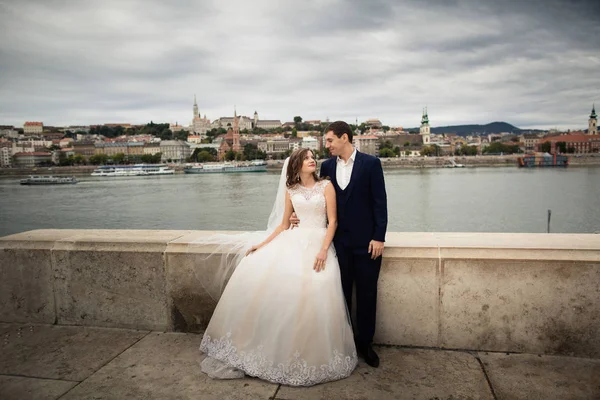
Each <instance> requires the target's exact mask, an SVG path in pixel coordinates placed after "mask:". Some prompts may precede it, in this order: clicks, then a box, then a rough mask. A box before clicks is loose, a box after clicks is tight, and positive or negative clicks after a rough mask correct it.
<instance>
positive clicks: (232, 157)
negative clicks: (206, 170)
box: [225, 150, 236, 161]
mask: <svg viewBox="0 0 600 400" xmlns="http://www.w3.org/2000/svg"><path fill="white" fill-rule="evenodd" d="M235 156H236V152H235V151H233V150H229V151H227V153H225V160H226V161H233V160H235Z"/></svg>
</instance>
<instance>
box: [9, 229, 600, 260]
mask: <svg viewBox="0 0 600 400" xmlns="http://www.w3.org/2000/svg"><path fill="white" fill-rule="evenodd" d="M214 233H217V232H216V231H188V230H180V231H179V230H108V229H39V230H33V231H27V232H22V233H17V234H14V235H9V236H4V237H0V247H1V248H31V249H61V250H66V249H72V248H73V249H74V248H78V249H81V248H90V247H94V248H97V249H98V250H103V249H114V250H117V249H122V250H125V251H127V250H129V251H166V252H186V253H187V252H199V253H203V252H206V251H208V250H209V248H210V247H207V246H201V245H195V244H193V242H194V241H195V240H197V239H199V238H201V237H206V236H209V235H212V234H214ZM219 233H226V232H225V231H219ZM228 233H237V232H231V231H228ZM384 257H401V258H483V259H490V258H494V259H560V260H579V261H600V235H598V234H558V233H550V234H547V233H485V232H388V234H387V236H386V249H385V253H384Z"/></svg>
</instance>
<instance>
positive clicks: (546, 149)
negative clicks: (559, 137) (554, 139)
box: [540, 142, 552, 153]
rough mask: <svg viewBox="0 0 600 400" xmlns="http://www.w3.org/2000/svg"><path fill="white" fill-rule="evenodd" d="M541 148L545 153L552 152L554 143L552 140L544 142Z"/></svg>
mask: <svg viewBox="0 0 600 400" xmlns="http://www.w3.org/2000/svg"><path fill="white" fill-rule="evenodd" d="M540 150H541V151H543V152H544V153H550V151H551V150H552V144H551V143H550V142H544V143H542V145H541V146H540Z"/></svg>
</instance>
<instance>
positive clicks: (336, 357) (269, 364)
mask: <svg viewBox="0 0 600 400" xmlns="http://www.w3.org/2000/svg"><path fill="white" fill-rule="evenodd" d="M200 351H202V352H204V353H206V354H207V355H208V356H209V357H212V358H215V359H217V360H220V361H222V362H225V363H227V364H229V365H230V366H232V367H234V368H238V369H241V370H243V371H245V372H246V374H248V375H251V376H255V377H257V378H261V379H265V380H268V381H270V382H275V383H281V384H284V385H292V386H311V385H316V384H318V383H323V382H328V381H332V380H338V379H343V378H346V377H348V376H350V374H351V373H352V371H354V368H356V364H357V363H358V359H357V355H356V352H354V353H353V354H352V355H344V354H342V353H340V352H339V351H337V350H334V351H333V354H332V356H331V358H330V360H329V363H328V364H323V365H308V363H307V362H306V360H304V359H302V358H300V353H299V352H298V351H296V353H295V354H294V355H293V357H292V358H291V359H289V360H288V361H287V362H285V363H279V364H277V365H273V361H271V360H269V359H267V357H266V356H265V354H264V352H263V345H259V346H258V347H257V348H256V349H255V350H252V351H248V352H238V350H237V349H236V347H235V346H234V345H233V343H232V340H231V332H229V333H227V335H225V336H223V337H222V338H220V339H214V340H212V339H211V337H210V336H209V335H206V334H205V335H204V337H203V338H202V343H201V344H200Z"/></svg>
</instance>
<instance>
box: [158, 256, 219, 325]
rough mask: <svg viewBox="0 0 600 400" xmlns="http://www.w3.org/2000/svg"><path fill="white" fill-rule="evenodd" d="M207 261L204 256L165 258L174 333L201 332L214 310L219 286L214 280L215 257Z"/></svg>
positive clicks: (215, 274) (216, 267)
mask: <svg viewBox="0 0 600 400" xmlns="http://www.w3.org/2000/svg"><path fill="white" fill-rule="evenodd" d="M206 258H207V255H206V254H204V253H193V252H190V253H179V252H167V253H166V254H165V261H166V265H167V269H166V271H167V295H168V296H169V298H170V300H171V302H172V309H173V316H174V321H173V322H174V330H176V331H183V332H201V331H203V330H204V329H206V326H207V325H208V322H209V321H210V318H211V316H212V314H213V312H214V310H215V307H216V306H217V301H218V299H219V296H218V295H219V294H220V289H219V287H220V285H218V284H216V283H215V282H214V280H215V279H216V277H217V273H216V271H217V269H218V257H217V258H214V259H213V258H211V259H209V260H207V259H206ZM211 293H212V295H211Z"/></svg>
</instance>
